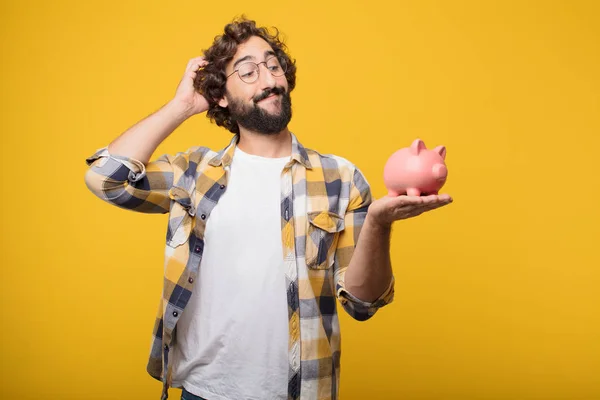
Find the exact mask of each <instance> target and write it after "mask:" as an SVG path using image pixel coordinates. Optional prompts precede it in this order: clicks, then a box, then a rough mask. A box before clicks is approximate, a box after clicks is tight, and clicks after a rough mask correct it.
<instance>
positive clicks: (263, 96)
mask: <svg viewBox="0 0 600 400" xmlns="http://www.w3.org/2000/svg"><path fill="white" fill-rule="evenodd" d="M284 93H285V89H284V88H282V87H279V86H275V87H273V88H270V89H266V90H265V91H263V92H262V93H261V94H259V95H258V96H256V97H255V98H254V103H258V102H259V101H261V100H264V99H266V98H267V97H269V96H270V95H272V94H284Z"/></svg>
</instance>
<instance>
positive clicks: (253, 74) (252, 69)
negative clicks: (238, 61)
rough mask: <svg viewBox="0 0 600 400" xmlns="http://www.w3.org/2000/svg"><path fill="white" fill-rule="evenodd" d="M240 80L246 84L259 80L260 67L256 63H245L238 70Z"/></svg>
mask: <svg viewBox="0 0 600 400" xmlns="http://www.w3.org/2000/svg"><path fill="white" fill-rule="evenodd" d="M238 75H239V76H240V79H241V80H243V81H244V82H246V83H252V82H254V81H255V80H256V79H258V66H257V65H256V64H254V63H244V64H242V65H240V68H239V69H238Z"/></svg>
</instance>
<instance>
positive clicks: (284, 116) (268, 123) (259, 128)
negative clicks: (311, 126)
mask: <svg viewBox="0 0 600 400" xmlns="http://www.w3.org/2000/svg"><path fill="white" fill-rule="evenodd" d="M271 94H276V95H280V96H281V97H280V99H281V111H280V112H279V114H270V113H269V112H267V111H265V110H264V109H262V108H261V107H260V106H259V105H258V104H257V103H258V102H259V101H260V100H263V99H266V98H267V97H269V96H270V95H271ZM228 100H229V113H230V115H231V118H232V119H233V121H234V122H237V124H238V125H240V126H242V127H244V128H246V129H248V130H250V131H252V132H257V133H262V134H265V135H273V134H276V133H279V132H281V131H282V130H284V129H285V128H286V127H287V125H288V124H289V122H290V120H291V119H292V99H291V97H290V94H289V92H287V91H286V90H285V89H283V88H281V87H274V88H272V89H267V90H265V91H264V92H263V93H261V94H260V95H258V96H256V97H255V98H254V99H252V100H253V101H252V104H250V105H248V104H244V102H243V100H239V99H228Z"/></svg>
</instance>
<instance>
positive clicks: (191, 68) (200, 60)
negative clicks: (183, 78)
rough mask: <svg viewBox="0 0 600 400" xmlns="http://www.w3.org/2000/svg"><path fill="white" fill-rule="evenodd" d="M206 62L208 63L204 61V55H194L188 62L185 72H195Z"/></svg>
mask: <svg viewBox="0 0 600 400" xmlns="http://www.w3.org/2000/svg"><path fill="white" fill-rule="evenodd" d="M206 64H208V62H206V60H205V59H204V57H194V58H192V59H191V60H190V61H189V62H188V64H187V67H186V68H185V72H186V73H188V72H196V71H198V68H200V67H201V66H205V65H206Z"/></svg>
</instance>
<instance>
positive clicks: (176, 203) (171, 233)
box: [167, 186, 196, 247]
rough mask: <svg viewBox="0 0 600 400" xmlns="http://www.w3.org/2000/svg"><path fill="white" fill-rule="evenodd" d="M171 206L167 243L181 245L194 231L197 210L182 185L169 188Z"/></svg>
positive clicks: (175, 245)
mask: <svg viewBox="0 0 600 400" xmlns="http://www.w3.org/2000/svg"><path fill="white" fill-rule="evenodd" d="M169 197H170V198H171V200H172V201H171V208H170V211H169V226H168V229H167V245H168V246H170V247H179V246H181V245H183V244H184V243H186V242H187V241H188V239H189V237H190V233H191V232H192V227H193V223H194V216H195V215H196V210H195V208H194V203H193V202H192V199H191V198H190V196H189V194H188V193H187V192H186V191H185V190H184V189H182V188H180V187H176V186H174V187H172V188H171V190H169Z"/></svg>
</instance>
